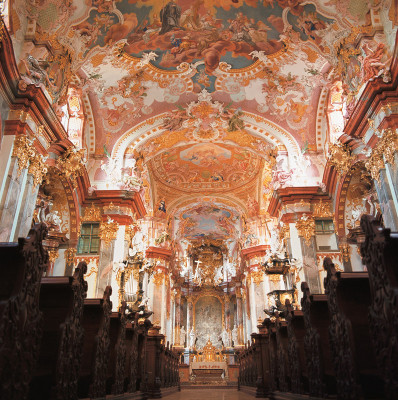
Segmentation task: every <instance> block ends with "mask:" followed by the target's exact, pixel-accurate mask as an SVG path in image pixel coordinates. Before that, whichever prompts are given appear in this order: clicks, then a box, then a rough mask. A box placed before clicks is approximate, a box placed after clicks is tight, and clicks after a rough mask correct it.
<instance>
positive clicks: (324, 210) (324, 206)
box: [313, 200, 334, 218]
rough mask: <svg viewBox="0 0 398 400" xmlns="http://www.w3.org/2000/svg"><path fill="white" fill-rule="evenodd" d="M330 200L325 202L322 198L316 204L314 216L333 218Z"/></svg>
mask: <svg viewBox="0 0 398 400" xmlns="http://www.w3.org/2000/svg"><path fill="white" fill-rule="evenodd" d="M330 206H331V204H330V202H329V201H328V202H323V201H322V200H321V201H320V202H319V203H315V204H314V211H313V216H314V217H317V218H332V217H333V216H334V214H333V212H332V211H331V207H330Z"/></svg>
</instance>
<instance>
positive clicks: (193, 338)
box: [189, 328, 196, 349]
mask: <svg viewBox="0 0 398 400" xmlns="http://www.w3.org/2000/svg"><path fill="white" fill-rule="evenodd" d="M195 341H196V335H195V331H194V330H193V328H192V329H191V332H190V333H189V347H190V348H191V349H193V348H194V347H195Z"/></svg>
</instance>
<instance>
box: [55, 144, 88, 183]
mask: <svg viewBox="0 0 398 400" xmlns="http://www.w3.org/2000/svg"><path fill="white" fill-rule="evenodd" d="M85 162H86V160H85V150H84V149H81V150H78V149H77V148H76V147H74V146H71V147H69V148H68V149H66V151H65V152H64V153H63V154H62V156H61V157H59V158H58V160H57V167H58V169H59V172H60V173H61V174H63V175H64V176H65V177H66V178H69V179H70V180H71V181H72V184H73V186H74V187H76V186H77V181H76V179H77V178H78V177H79V176H81V175H82V174H83V171H84V164H85Z"/></svg>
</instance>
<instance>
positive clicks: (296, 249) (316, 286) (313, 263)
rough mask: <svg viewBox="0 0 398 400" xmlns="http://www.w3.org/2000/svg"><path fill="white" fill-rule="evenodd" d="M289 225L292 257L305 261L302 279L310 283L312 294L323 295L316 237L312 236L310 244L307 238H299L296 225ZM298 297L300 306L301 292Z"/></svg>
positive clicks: (301, 274)
mask: <svg viewBox="0 0 398 400" xmlns="http://www.w3.org/2000/svg"><path fill="white" fill-rule="evenodd" d="M289 225H290V244H291V249H292V257H293V258H296V259H297V260H302V261H303V270H302V272H301V273H300V279H301V281H306V282H307V283H308V286H309V287H310V290H311V293H322V289H321V284H320V280H319V273H318V266H317V260H316V245H315V236H312V237H311V238H310V239H309V242H308V241H306V239H305V238H303V237H300V236H299V233H298V231H297V229H296V226H295V224H294V223H290V224H289ZM298 289H299V288H298ZM298 295H299V298H298V303H299V304H300V299H301V296H302V293H301V290H299V291H298Z"/></svg>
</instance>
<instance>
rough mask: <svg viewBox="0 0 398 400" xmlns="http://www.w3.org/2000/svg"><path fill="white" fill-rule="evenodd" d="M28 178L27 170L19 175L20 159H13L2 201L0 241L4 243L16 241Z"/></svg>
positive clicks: (0, 201) (0, 200) (0, 204)
mask: <svg viewBox="0 0 398 400" xmlns="http://www.w3.org/2000/svg"><path fill="white" fill-rule="evenodd" d="M27 177H28V170H27V169H23V170H22V171H20V173H19V175H18V159H17V158H16V157H12V160H11V164H10V166H9V169H8V174H7V179H6V181H5V182H4V188H3V190H2V193H3V196H2V198H1V199H0V213H1V216H0V241H2V242H8V241H13V240H14V237H15V233H16V229H17V224H18V217H19V213H20V209H21V206H22V199H23V194H24V191H25V186H26V181H27Z"/></svg>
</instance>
